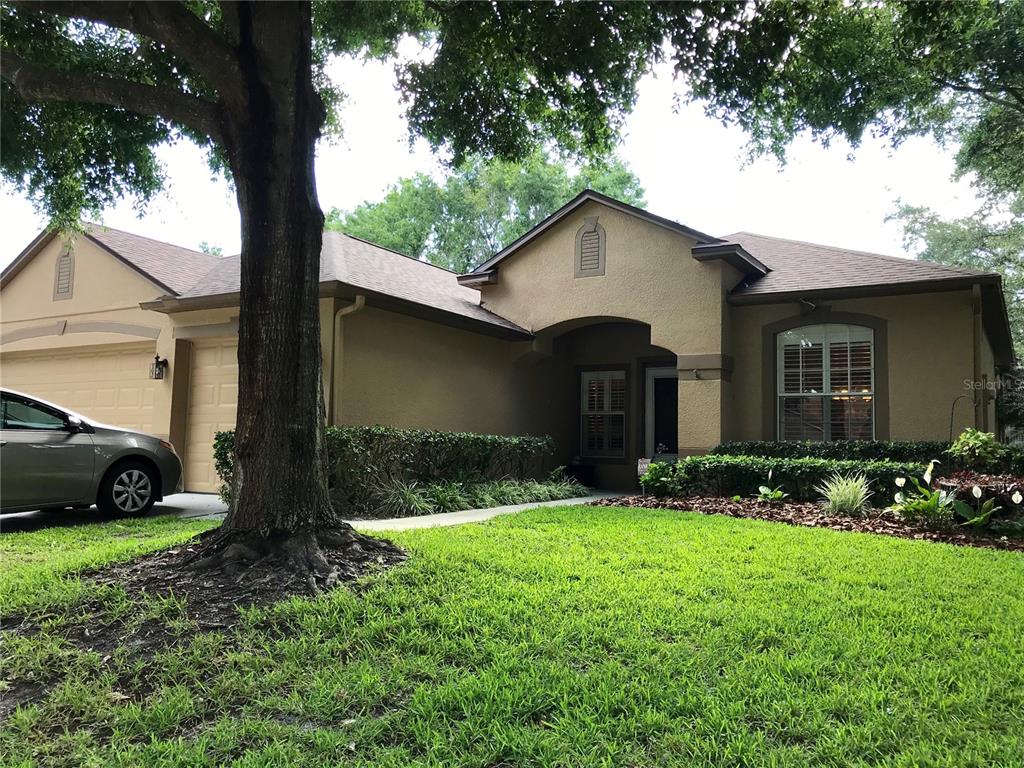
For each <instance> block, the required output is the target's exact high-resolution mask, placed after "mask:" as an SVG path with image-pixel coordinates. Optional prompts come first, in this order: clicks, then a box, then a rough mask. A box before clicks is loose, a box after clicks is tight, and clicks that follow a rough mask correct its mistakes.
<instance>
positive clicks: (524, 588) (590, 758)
mask: <svg viewBox="0 0 1024 768" xmlns="http://www.w3.org/2000/svg"><path fill="white" fill-rule="evenodd" d="M201 526H202V524H201V523H194V522H193V523H187V522H182V521H177V520H173V521H171V520H164V521H145V522H142V523H132V524H123V523H111V524H106V525H100V526H94V527H82V528H75V529H73V530H62V531H53V532H39V533H32V534H15V535H11V536H5V537H0V560H2V562H0V606H2V613H3V614H4V615H9V614H10V613H11V612H12V610H14V611H16V612H19V613H21V614H25V613H28V614H31V615H33V616H36V618H37V619H38V621H39V623H40V624H41V625H42V626H43V627H44V632H43V634H42V635H39V636H35V637H32V638H25V637H18V636H14V634H13V633H10V632H8V633H6V634H7V635H8V636H7V637H6V638H5V643H4V649H3V652H4V655H5V658H4V659H3V660H2V671H3V674H4V675H5V676H6V677H8V678H11V677H12V676H19V677H20V678H21V679H24V678H25V677H26V676H34V678H35V679H38V680H40V681H42V682H45V683H47V684H48V685H52V690H51V691H50V692H49V694H48V696H46V697H45V698H44V699H43V700H42V701H41V702H40V703H37V704H32V705H29V706H26V707H22V708H21V709H19V710H18V711H17V712H16V713H15V714H14V715H13V716H11V717H10V718H9V720H8V722H6V723H3V724H2V726H0V764H3V765H22V764H24V765H31V764H33V763H36V762H38V763H39V764H60V765H125V766H128V765H131V766H135V765H147V766H164V765H180V766H200V765H210V766H216V765H224V764H234V765H245V766H254V767H256V766H277V765H308V766H325V765H337V764H344V765H365V766H371V765H372V766H380V767H381V768H386V767H387V766H404V765H410V764H411V765H422V766H442V765H450V766H455V765H459V766H462V765H467V766H480V767H481V768H485V767H486V768H494V767H496V766H548V765H551V766H582V765H588V766H589V765H594V766H671V765H680V766H682V765H685V766H703V765H707V766H802V765H829V766H853V765H893V766H926V765H935V766H950V767H951V768H952V767H953V766H956V768H967V767H969V766H979V767H980V766H986V767H988V766H1015V767H1017V768H1019V766H1020V765H1021V763H1022V759H1024V641H1022V633H1024V557H1022V556H1021V555H1020V554H1014V553H1007V552H997V551H993V550H983V549H971V548H957V547H952V546H948V545H944V544H932V543H927V542H916V541H908V540H900V539H893V538H887V537H882V536H872V535H866V534H852V533H838V532H834V531H829V530H822V529H811V528H807V529H805V528H798V527H792V526H786V525H780V524H775V523H765V522H760V521H752V520H737V519H732V518H726V517H711V516H701V515H695V514H689V513H679V512H665V511H654V510H632V509H621V508H594V507H573V508H564V507H563V508H557V509H554V508H549V509H539V510H534V511H531V512H527V513H524V514H520V515H518V516H514V517H506V518H499V519H497V520H495V521H492V522H490V523H487V524H483V525H469V526H463V527H460V528H455V529H451V528H449V529H425V530H418V531H408V532H404V533H402V534H400V535H399V534H396V535H395V536H394V539H395V540H396V541H397V542H399V543H401V544H402V545H403V546H404V547H406V548H407V549H409V550H410V552H411V554H412V556H411V558H410V559H409V560H408V561H407V562H406V563H405V564H403V565H401V566H399V567H397V568H395V569H393V570H391V571H389V572H388V573H386V574H384V575H381V576H377V577H374V578H372V579H369V580H367V581H366V582H365V583H364V584H363V585H362V588H361V589H360V590H359V591H358V592H352V591H349V590H337V591H335V592H333V593H331V594H329V595H327V596H324V597H321V598H319V599H316V600H298V599H296V600H292V601H289V602H287V603H284V604H279V605H277V606H275V607H274V608H272V609H266V610H261V611H255V610H252V611H247V612H245V614H244V618H243V621H242V623H241V624H240V625H239V626H238V627H237V628H236V629H235V630H233V631H232V632H229V633H220V634H218V633H197V632H195V631H194V628H192V627H189V626H188V621H187V620H184V619H182V617H181V611H180V606H179V605H176V603H175V601H173V600H163V601H159V600H154V599H149V600H143V601H141V603H135V604H133V603H132V602H131V601H129V600H128V599H127V597H128V596H126V595H124V594H118V591H117V590H116V589H114V588H105V589H102V590H99V589H97V588H95V587H91V586H89V585H87V584H81V583H79V582H78V581H77V580H76V579H75V577H74V575H73V573H74V571H75V570H76V569H79V568H82V567H84V566H87V565H95V564H98V563H100V562H103V561H108V560H111V559H124V558H125V557H130V556H132V555H134V554H135V553H137V552H139V551H141V550H143V549H152V548H157V547H163V546H167V545H168V544H169V543H170V542H171V541H172V540H182V539H184V538H186V537H188V536H189V535H191V534H193V533H195V532H197V531H198V530H199V529H200V527H201ZM51 574H53V577H51V576H50V575H51ZM57 574H63V575H60V576H57ZM89 614H91V618H89V619H88V620H87V621H86V625H88V623H91V622H100V621H115V620H116V621H123V622H131V621H137V620H139V616H140V615H145V616H146V617H148V618H149V619H152V618H153V617H156V618H157V619H158V620H160V621H163V622H164V623H165V625H166V628H167V633H168V638H169V639H170V645H169V647H168V648H167V649H166V650H164V651H161V652H160V653H158V654H156V655H155V656H154V657H153V658H148V659H142V658H139V657H138V656H137V655H133V653H132V651H131V650H130V649H126V648H120V649H111V650H110V651H109V652H108V653H106V654H101V653H98V652H97V653H83V652H81V651H80V650H77V649H76V645H75V642H74V639H75V638H76V637H80V632H81V629H82V626H83V618H82V617H83V616H85V615H89Z"/></svg>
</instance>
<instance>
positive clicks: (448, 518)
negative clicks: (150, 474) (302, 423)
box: [0, 493, 619, 533]
mask: <svg viewBox="0 0 1024 768" xmlns="http://www.w3.org/2000/svg"><path fill="white" fill-rule="evenodd" d="M617 495H619V494H611V493H592V494H589V495H587V496H580V497H579V498H575V499H562V500H561V501H546V502H540V501H538V502H534V503H532V504H510V505H508V506H504V507H491V508H489V509H466V510H463V511H461V512H447V513H443V514H438V515H420V516H418V517H401V518H393V519H390V520H352V521H351V522H352V524H353V525H354V526H355V527H356V528H359V529H360V530H364V531H401V530H406V529H408V528H433V527H436V526H445V525H462V524H463V523H479V522H482V521H484V520H490V519H491V518H492V517H497V516H498V515H509V514H514V513H516V512H521V511H522V510H524V509H533V508H535V507H552V506H565V505H567V504H585V503H586V502H588V501H594V500H595V499H607V498H610V497H612V496H617ZM225 512H227V507H226V506H225V505H224V503H223V502H222V501H221V500H220V497H219V496H217V495H216V494H212V493H176V494H174V495H173V496H168V497H167V498H166V499H164V500H163V501H162V502H159V503H157V504H154V505H153V509H152V511H150V513H149V515H147V517H156V516H157V515H178V516H179V517H209V518H213V519H217V518H221V517H223V516H224V513H225ZM112 519H114V518H112V517H109V516H105V515H103V514H102V513H100V511H99V510H98V509H96V507H91V508H90V509H89V510H87V511H78V512H75V511H72V510H64V511H61V512H18V513H15V514H12V515H0V533H15V532H18V531H36V530H39V529H40V528H50V527H53V526H71V525H84V524H86V523H101V522H106V521H108V520H112Z"/></svg>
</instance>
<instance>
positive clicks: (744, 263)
mask: <svg viewBox="0 0 1024 768" xmlns="http://www.w3.org/2000/svg"><path fill="white" fill-rule="evenodd" d="M692 251H693V258H694V259H696V260H697V261H724V262H725V263H726V264H728V265H729V266H731V267H733V268H734V269H736V270H737V271H739V272H741V273H742V274H744V275H759V276H764V275H767V274H768V273H769V272H770V271H771V270H770V269H768V267H766V266H765V265H764V264H762V263H761V262H760V261H759V260H758V259H756V258H755V257H754V256H752V255H751V254H750V253H749V252H748V251H747V250H746V249H745V248H744V247H743V246H742V245H740V244H739V243H705V244H700V245H695V246H693V249H692Z"/></svg>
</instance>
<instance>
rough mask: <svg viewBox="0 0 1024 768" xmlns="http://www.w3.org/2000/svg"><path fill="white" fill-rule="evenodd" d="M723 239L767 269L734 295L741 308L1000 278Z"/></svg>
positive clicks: (752, 238) (793, 243) (763, 238)
mask: <svg viewBox="0 0 1024 768" xmlns="http://www.w3.org/2000/svg"><path fill="white" fill-rule="evenodd" d="M722 239H723V240H724V241H727V242H730V243H738V244H739V245H741V246H742V247H743V249H744V250H746V251H747V252H749V253H750V254H751V255H752V256H754V257H755V258H756V259H758V260H759V261H760V262H762V263H763V264H764V265H765V266H766V267H768V269H769V271H768V272H767V273H766V274H765V275H763V276H761V277H754V278H750V279H747V280H745V281H744V282H742V283H740V285H739V286H737V287H736V288H735V289H733V291H732V296H733V297H734V299H736V300H738V301H740V302H741V303H742V302H743V301H746V300H750V301H757V300H762V299H763V300H767V299H771V298H773V297H775V298H781V297H782V296H792V295H806V294H810V293H814V292H821V291H850V290H851V289H853V290H857V289H863V291H864V292H870V289H881V288H885V289H888V291H887V292H890V291H891V292H902V291H904V290H906V289H913V288H918V287H925V286H924V284H933V283H935V284H936V285H935V286H934V287H936V288H939V287H946V286H944V285H943V283H946V282H948V281H953V283H954V285H955V284H956V283H964V284H970V283H975V282H979V278H981V280H980V282H987V281H991V280H993V279H998V278H999V276H998V275H997V274H995V273H991V272H979V271H977V270H973V269H961V268H959V267H950V266H946V265H945V264H936V263H935V262H931V261H918V260H917V259H906V258H899V257H896V256H882V255H880V254H877V253H866V252H864V251H854V250H851V249H849V248H837V247H834V246H831V245H819V244H816V243H807V242H803V241H801V240H787V239H784V238H781V237H768V236H767V235H758V234H754V233H753V232H736V233H734V234H731V235H726V236H725V237H723V238H722ZM949 287H953V286H949Z"/></svg>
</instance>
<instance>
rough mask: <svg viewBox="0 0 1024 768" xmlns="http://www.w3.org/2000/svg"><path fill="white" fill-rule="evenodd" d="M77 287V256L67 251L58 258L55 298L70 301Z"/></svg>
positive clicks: (54, 278) (54, 276)
mask: <svg viewBox="0 0 1024 768" xmlns="http://www.w3.org/2000/svg"><path fill="white" fill-rule="evenodd" d="M74 286H75V256H74V254H73V253H72V252H71V250H70V249H69V250H66V251H64V253H62V254H61V255H60V256H58V257H57V264H56V266H55V267H54V275H53V298H54V300H55V301H56V300H59V299H70V298H71V294H72V292H73V289H74Z"/></svg>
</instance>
